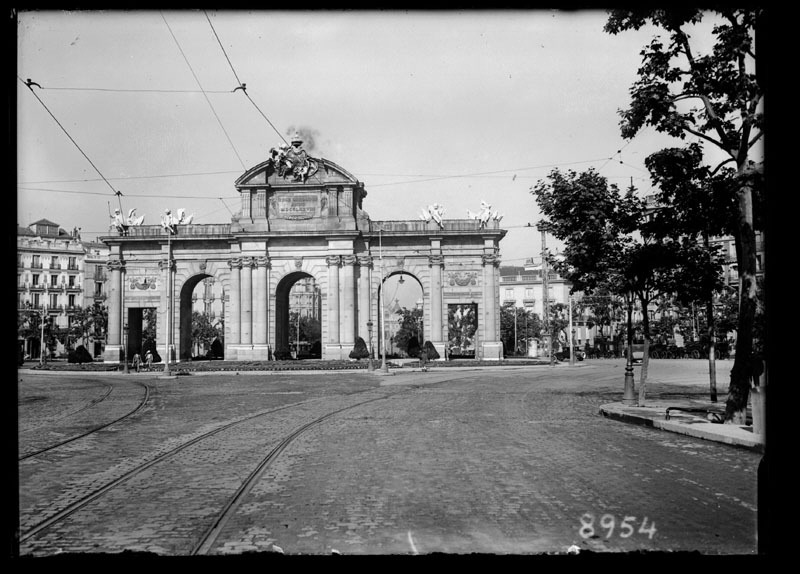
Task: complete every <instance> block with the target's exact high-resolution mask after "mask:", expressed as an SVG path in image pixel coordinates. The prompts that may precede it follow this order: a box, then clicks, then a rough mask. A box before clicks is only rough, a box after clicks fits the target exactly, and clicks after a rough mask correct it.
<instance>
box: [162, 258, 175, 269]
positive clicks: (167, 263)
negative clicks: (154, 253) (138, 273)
mask: <svg viewBox="0 0 800 574" xmlns="http://www.w3.org/2000/svg"><path fill="white" fill-rule="evenodd" d="M158 268H159V269H160V270H161V271H163V270H164V269H169V270H171V271H175V260H174V259H162V260H161V261H159V262H158Z"/></svg>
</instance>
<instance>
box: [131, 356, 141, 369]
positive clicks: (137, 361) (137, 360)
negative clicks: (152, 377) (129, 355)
mask: <svg viewBox="0 0 800 574" xmlns="http://www.w3.org/2000/svg"><path fill="white" fill-rule="evenodd" d="M141 365H142V357H141V355H139V353H135V354H134V355H133V368H134V369H136V372H137V373H138V372H139V368H140V367H141Z"/></svg>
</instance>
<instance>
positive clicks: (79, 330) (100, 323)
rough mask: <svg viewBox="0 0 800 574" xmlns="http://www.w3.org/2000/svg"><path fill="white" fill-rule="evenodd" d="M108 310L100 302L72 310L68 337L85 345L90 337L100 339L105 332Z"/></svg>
mask: <svg viewBox="0 0 800 574" xmlns="http://www.w3.org/2000/svg"><path fill="white" fill-rule="evenodd" d="M107 322H108V310H107V309H106V307H105V305H102V304H101V303H94V304H93V305H91V306H90V307H81V308H78V309H76V310H75V311H74V313H73V314H72V320H71V323H70V327H69V338H70V340H72V341H78V340H79V341H80V342H81V344H82V345H84V346H85V345H87V344H88V340H89V338H90V337H94V338H95V339H98V340H99V339H102V338H104V337H105V334H106V323H107Z"/></svg>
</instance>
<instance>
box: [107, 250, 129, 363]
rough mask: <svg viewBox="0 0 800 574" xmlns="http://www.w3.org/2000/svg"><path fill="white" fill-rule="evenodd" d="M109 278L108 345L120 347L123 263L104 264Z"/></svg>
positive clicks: (119, 260)
mask: <svg viewBox="0 0 800 574" xmlns="http://www.w3.org/2000/svg"><path fill="white" fill-rule="evenodd" d="M106 267H107V268H108V271H109V275H110V276H111V281H110V284H111V289H110V292H109V294H108V327H107V328H108V345H109V346H119V347H120V348H121V346H122V304H123V302H122V271H123V270H124V269H125V263H124V262H123V261H122V260H121V259H112V260H110V261H108V263H106Z"/></svg>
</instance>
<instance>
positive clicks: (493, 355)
mask: <svg viewBox="0 0 800 574" xmlns="http://www.w3.org/2000/svg"><path fill="white" fill-rule="evenodd" d="M481 350H482V352H481V357H482V358H483V360H484V361H499V360H500V359H502V358H503V344H502V343H501V342H500V341H486V342H484V343H483V344H482V345H481Z"/></svg>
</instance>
